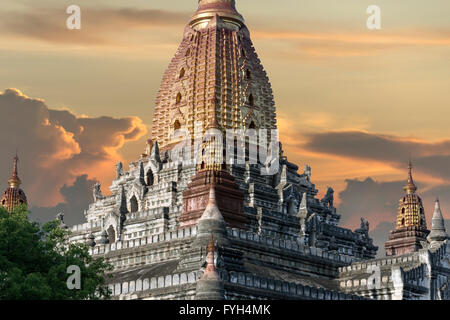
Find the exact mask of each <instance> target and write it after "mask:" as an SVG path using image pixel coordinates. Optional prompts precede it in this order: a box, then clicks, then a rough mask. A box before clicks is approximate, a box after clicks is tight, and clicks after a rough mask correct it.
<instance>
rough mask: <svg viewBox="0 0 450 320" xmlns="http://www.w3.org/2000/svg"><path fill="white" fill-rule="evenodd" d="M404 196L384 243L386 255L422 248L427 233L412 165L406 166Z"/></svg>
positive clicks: (423, 211)
mask: <svg viewBox="0 0 450 320" xmlns="http://www.w3.org/2000/svg"><path fill="white" fill-rule="evenodd" d="M403 190H404V191H405V195H404V196H403V197H402V198H401V199H400V201H399V206H398V213H397V223H396V227H395V230H392V231H391V233H390V235H389V241H387V242H386V243H385V249H386V255H388V256H391V255H399V254H405V253H409V252H414V251H417V250H419V249H421V248H422V245H421V242H422V241H426V237H427V235H428V233H429V231H428V230H427V223H426V219H425V210H424V208H423V204H422V199H421V198H420V196H419V195H417V194H416V191H417V187H416V185H415V183H414V180H413V177H412V163H411V161H409V164H408V179H407V182H406V185H405V186H404V187H403Z"/></svg>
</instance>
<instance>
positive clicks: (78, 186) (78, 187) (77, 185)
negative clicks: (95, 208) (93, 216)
mask: <svg viewBox="0 0 450 320" xmlns="http://www.w3.org/2000/svg"><path fill="white" fill-rule="evenodd" d="M95 183H96V181H95V180H90V179H88V177H87V175H82V176H79V177H78V178H77V179H76V180H75V182H74V183H73V185H70V186H67V185H64V186H63V187H62V188H61V189H60V193H61V194H62V196H63V197H64V202H61V203H58V204H57V205H56V206H54V207H31V208H30V211H31V217H32V219H33V220H35V221H38V222H41V223H45V222H48V221H50V220H54V219H55V216H56V214H58V213H60V212H63V213H64V222H65V223H66V224H67V225H75V224H80V223H84V222H85V217H84V210H85V209H87V208H88V207H89V204H90V203H92V187H93V185H94V184H95Z"/></svg>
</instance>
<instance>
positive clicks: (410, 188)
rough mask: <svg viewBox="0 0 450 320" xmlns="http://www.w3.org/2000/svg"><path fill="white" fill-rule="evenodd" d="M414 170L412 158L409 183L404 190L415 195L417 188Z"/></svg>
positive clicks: (409, 165)
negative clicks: (413, 175) (413, 174)
mask: <svg viewBox="0 0 450 320" xmlns="http://www.w3.org/2000/svg"><path fill="white" fill-rule="evenodd" d="M412 168H413V165H412V162H411V157H410V158H409V162H408V181H407V182H406V185H405V186H404V187H403V190H405V191H406V193H407V194H413V193H414V192H416V190H417V187H416V185H415V184H414V180H413V177H412Z"/></svg>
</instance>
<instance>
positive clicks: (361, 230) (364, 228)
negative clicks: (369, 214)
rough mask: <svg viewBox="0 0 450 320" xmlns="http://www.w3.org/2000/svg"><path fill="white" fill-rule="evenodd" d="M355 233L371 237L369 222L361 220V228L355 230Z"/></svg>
mask: <svg viewBox="0 0 450 320" xmlns="http://www.w3.org/2000/svg"><path fill="white" fill-rule="evenodd" d="M355 232H359V233H362V234H364V235H366V237H369V221H367V220H366V219H364V218H361V227H360V228H359V229H357V230H355Z"/></svg>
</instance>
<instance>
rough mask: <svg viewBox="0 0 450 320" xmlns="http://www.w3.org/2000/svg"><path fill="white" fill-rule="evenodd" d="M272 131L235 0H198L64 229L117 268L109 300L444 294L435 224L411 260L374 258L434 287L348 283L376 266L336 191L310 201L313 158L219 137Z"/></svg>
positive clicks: (263, 81) (264, 90)
mask: <svg viewBox="0 0 450 320" xmlns="http://www.w3.org/2000/svg"><path fill="white" fill-rule="evenodd" d="M276 127H277V122H276V113H275V102H274V98H273V93H272V89H271V85H270V82H269V79H268V76H267V74H266V72H265V71H264V68H263V66H262V63H261V61H260V60H259V58H258V56H257V54H256V51H255V48H254V47H253V44H252V41H251V39H250V32H249V30H248V29H247V27H246V25H245V21H244V18H243V17H242V15H241V14H239V13H238V11H237V10H236V6H235V1H234V0H200V1H199V3H198V9H197V11H196V12H195V13H194V14H193V16H192V18H191V19H190V20H189V22H188V24H187V25H186V28H185V29H184V32H183V38H182V41H181V44H180V46H179V48H178V50H177V51H176V53H175V56H174V58H173V59H172V61H171V62H170V64H169V67H168V68H167V70H166V72H165V73H164V76H163V79H162V83H161V87H160V90H159V93H158V96H157V99H156V105H155V115H154V120H153V126H152V136H151V139H149V140H148V141H147V144H146V146H145V150H144V152H143V154H142V155H140V157H139V159H137V160H136V161H134V162H131V163H130V164H129V169H128V170H125V169H124V167H123V164H122V163H120V162H119V163H118V164H117V165H116V178H115V179H114V181H113V183H112V185H111V186H110V188H109V189H110V191H111V195H110V196H105V195H104V194H103V193H102V191H101V186H100V185H99V184H97V185H96V186H94V189H93V198H94V202H93V203H92V204H91V205H90V206H89V208H88V209H87V210H86V211H85V217H86V220H87V222H86V223H84V224H82V225H77V226H74V227H72V234H71V239H70V241H73V242H84V243H87V244H88V245H89V246H90V247H91V249H90V253H91V254H92V255H93V256H94V257H100V256H101V257H104V258H106V260H107V261H108V262H110V263H111V264H112V265H113V266H114V271H113V272H112V273H111V275H112V278H111V279H108V281H109V282H108V285H109V288H110V289H111V291H112V294H113V298H114V299H202V300H208V299H213V300H217V299H300V300H301V299H305V300H306V299H319V300H347V299H354V300H359V299H398V298H408V297H410V296H411V297H414V298H424V297H432V298H436V299H437V297H440V298H442V297H447V296H446V295H448V289H445V288H447V287H445V288H444V284H443V283H448V278H447V277H448V273H447V275H446V276H445V279H444V278H442V277H441V278H439V280H436V278H433V277H434V276H435V273H433V272H434V271H430V269H429V268H426V266H427V265H426V263H427V262H429V263H438V264H439V263H440V264H444V258H445V257H447V259H448V248H447V242H446V239H444V240H442V239H443V236H442V232H444V233H445V230H444V231H442V230H441V229H439V231H436V232H434V233H433V232H431V233H430V235H433V239H434V240H433V241H434V244H433V245H432V246H430V247H426V249H419V248H418V247H417V246H412V245H410V244H409V242H408V250H409V249H411V250H415V251H414V252H413V253H412V254H416V253H418V257H419V256H420V259H419V258H417V259H419V260H417V259H416V256H414V255H412V256H411V258H410V256H408V255H407V256H405V258H402V256H399V258H395V262H392V263H391V262H389V263H388V262H386V261H387V260H384V261H385V262H384V263H383V260H380V262H379V263H380V264H382V265H386V266H389V267H391V266H394V265H395V266H396V265H397V262H398V263H400V262H402V261H403V259H406V260H405V261H406V262H405V263H403V262H402V263H403V264H401V267H404V266H406V267H408V268H409V267H411V268H416V269H417V268H418V270H419V271H420V272H422V273H420V274H419V273H418V274H417V275H418V278H417V279H424V278H426V279H428V280H427V281H434V282H432V283H433V284H432V285H431V284H430V283H431V282H428V284H429V285H428V287H426V286H422V287H420V290H422V291H420V290H419V289H417V290H419V291H417V292H419V293H416V291H414V294H411V295H410V296H408V295H407V294H404V291H398V290H400V289H395V290H397V291H395V290H394V291H393V290H390V289H389V288H391V287H392V285H393V281H394V282H395V284H394V286H395V285H396V284H398V283H400V282H401V281H404V278H402V277H403V276H404V275H406V276H409V275H411V274H413V273H412V271H411V270H410V269H408V268H406V269H400V271H398V272H397V271H396V272H397V273H395V276H394V275H393V274H389V275H388V274H387V273H386V274H383V275H382V276H383V277H381V276H380V281H379V283H381V284H382V286H383V288H385V289H386V288H387V289H386V291H383V290H381V289H380V290H379V291H376V290H375V291H374V290H366V291H361V290H357V289H355V287H354V284H355V283H356V281H358V283H361V284H362V283H363V282H362V280H363V278H364V279H367V278H368V277H370V276H371V273H367V270H368V266H369V265H372V264H373V265H376V264H377V263H378V260H375V259H374V258H375V256H376V253H377V250H378V248H377V247H376V246H374V244H373V241H372V239H371V238H370V237H369V223H368V222H367V221H366V220H364V219H362V223H361V228H358V229H357V230H350V229H347V228H343V227H340V226H339V222H340V218H341V215H340V214H339V212H337V210H336V208H335V206H334V195H333V194H334V191H333V189H332V188H329V189H328V190H327V192H326V195H325V196H324V197H323V198H321V199H320V198H318V196H317V195H318V192H319V191H318V190H317V189H316V187H315V184H314V183H313V180H312V179H313V176H312V171H311V168H310V167H309V166H308V165H305V167H304V170H303V171H302V172H299V167H298V166H297V165H296V164H294V163H292V162H290V161H289V160H288V158H287V157H286V156H285V155H284V153H283V148H282V144H281V143H280V144H278V143H277V144H276V148H274V147H273V146H272V147H270V148H269V149H270V150H271V151H273V150H277V151H276V152H272V154H276V156H275V157H272V158H270V164H271V168H275V169H274V172H271V174H266V169H267V167H268V162H267V161H253V160H255V157H254V155H252V153H251V152H250V151H251V149H252V146H254V140H252V139H250V138H248V137H246V138H245V139H243V141H242V143H240V142H238V141H236V142H235V144H233V146H232V147H231V148H230V149H231V150H234V151H236V150H238V149H239V148H243V149H244V152H243V159H244V160H243V161H234V158H233V159H232V160H233V161H227V160H230V159H228V158H227V157H224V154H225V149H224V147H222V146H223V143H224V139H223V137H222V136H221V133H222V134H223V133H225V131H227V132H229V131H230V130H231V131H232V132H234V133H236V134H238V133H239V132H250V131H252V130H253V131H256V130H266V131H268V133H267V136H268V137H269V136H270V137H273V135H272V133H271V132H272V131H273V130H275V129H276ZM180 132H181V135H180ZM205 136H206V137H207V138H206V139H205ZM198 140H200V143H199V149H198V150H197V151H196V152H194V153H193V154H194V159H192V157H191V158H189V157H188V158H187V160H186V161H177V159H178V160H179V158H177V155H178V156H179V155H180V154H181V155H183V157H182V158H183V159H184V156H185V155H186V154H189V152H187V151H186V150H188V149H184V148H181V149H179V146H180V143H181V144H183V145H185V143H186V141H187V142H188V143H187V145H190V144H191V143H195V141H198ZM269 140H270V139H267V141H269ZM266 147H268V145H267V144H265V143H263V144H258V146H257V148H256V149H257V150H258V151H260V149H264V148H266ZM227 150H228V149H227ZM191 154H192V153H191ZM225 158H227V159H225ZM260 159H261V158H260V156H258V157H257V160H260ZM411 183H412V178H411ZM411 190H412V189H411ZM411 190H410V191H411ZM413 193H414V192H413ZM412 196H413V194H412V195H411V197H410V198H411V199H410V198H408V199H407V200H405V203H408V205H406V204H405V214H404V216H405V227H410V224H416V223H417V226H419V225H423V226H425V224H424V223H425V220H423V221H422V222H420V221H419V222H416V217H415V215H414V214H413V213H412V212H410V211H407V212H406V210H407V209H408V210H410V209H411V208H412V206H413V204H412V202H411V204H409V203H410V201H416V200H413V198H414V197H412ZM414 199H417V198H414ZM414 210H415V209H414ZM414 212H416V211H414ZM422 214H423V212H422ZM438 218H439V217H437V218H436V219H438ZM436 221H437V220H436ZM406 224H407V226H406ZM434 225H436V226H437V227H436V228H441V225H440V224H439V223H438V222H436V223H435V224H434ZM408 232H409V231H408ZM408 235H409V233H408ZM425 241H426V240H425ZM414 243H415V242H414ZM394 247H395V248H400V247H398V246H394ZM405 247H406V246H405ZM421 248H422V247H421ZM401 250H403V249H401ZM401 250H400V249H398V250H397V249H396V250H394V251H393V255H398V254H403V253H402V252H401ZM420 250H425V251H424V252H426V253H422V251H420ZM407 254H409V255H411V253H407ZM397 259H398V260H397ZM427 259H428V260H427ZM388 260H389V261H394V260H392V258H389V259H388ZM431 261H433V262H431ZM447 264H448V262H447ZM424 265H425V267H424ZM442 266H443V265H442ZM390 270H391V269H389V272H390ZM396 270H397V269H396ZM414 270H415V269H414ZM432 270H434V269H432ZM443 270H446V272H448V271H449V269H448V266H445V267H444V266H443ZM419 271H417V272H419ZM414 272H415V271H414ZM430 272H431V273H430ZM397 275H400V279H401V280H398V279H397V278H396V276H397ZM414 275H415V273H414ZM441 275H444V273H442V274H439V276H441ZM443 277H444V276H443ZM405 279H406V278H405ZM430 279H434V280H430ZM399 281H400V282H399ZM405 281H406V280H405ZM436 281H437V282H436ZM445 281H447V282H445ZM401 283H404V282H401ZM366 284H367V281H366ZM366 287H367V286H366ZM358 288H359V287H358ZM396 288H397V287H396ZM443 288H444V289H443ZM414 290H416V289H414ZM439 290H441V291H439ZM446 290H447V291H446ZM437 292H440V293H439V294H438V293H437Z"/></svg>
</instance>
